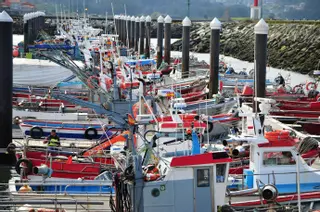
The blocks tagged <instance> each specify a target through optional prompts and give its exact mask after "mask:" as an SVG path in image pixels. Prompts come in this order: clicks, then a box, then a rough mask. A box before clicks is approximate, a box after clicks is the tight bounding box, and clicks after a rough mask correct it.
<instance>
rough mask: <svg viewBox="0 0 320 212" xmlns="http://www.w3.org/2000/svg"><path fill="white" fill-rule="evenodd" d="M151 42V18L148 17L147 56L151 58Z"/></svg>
mask: <svg viewBox="0 0 320 212" xmlns="http://www.w3.org/2000/svg"><path fill="white" fill-rule="evenodd" d="M150 42H151V17H150V16H149V15H148V16H147V18H146V49H145V52H144V54H145V56H146V58H150Z"/></svg>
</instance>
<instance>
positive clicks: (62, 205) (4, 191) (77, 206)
mask: <svg viewBox="0 0 320 212" xmlns="http://www.w3.org/2000/svg"><path fill="white" fill-rule="evenodd" d="M25 185H26V183H24V182H13V181H9V183H0V212H1V211H31V210H30V208H35V209H39V208H46V209H55V210H56V211H63V209H64V210H66V211H76V212H78V211H92V212H94V211H111V210H110V208H109V201H110V198H113V196H112V195H111V193H109V192H104V191H103V190H104V188H106V187H108V188H109V189H110V188H111V187H112V184H111V182H108V181H106V182H104V181H97V182H94V181H92V182H85V183H84V182H81V180H79V182H68V181H56V182H55V181H52V182H47V183H45V184H43V182H41V181H37V182H32V183H28V186H32V187H33V188H35V186H38V190H39V191H34V190H33V191H23V192H22V191H20V192H19V191H14V189H15V188H17V187H19V186H21V187H22V186H25ZM41 185H45V186H53V187H54V189H53V190H52V191H50V192H48V191H41V190H40V189H41ZM77 186H88V187H90V186H99V187H100V190H97V191H96V192H82V191H81V193H80V192H79V193H74V192H73V193H69V192H68V188H70V187H77ZM22 207H24V208H22Z"/></svg>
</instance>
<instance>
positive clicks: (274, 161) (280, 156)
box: [263, 151, 296, 166]
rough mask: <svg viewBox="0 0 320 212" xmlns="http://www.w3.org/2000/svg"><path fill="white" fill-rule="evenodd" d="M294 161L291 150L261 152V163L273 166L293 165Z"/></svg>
mask: <svg viewBox="0 0 320 212" xmlns="http://www.w3.org/2000/svg"><path fill="white" fill-rule="evenodd" d="M294 164H296V161H295V160H294V158H293V157H292V154H291V152H289V151H284V152H264V153H263V165H265V166H275V165H294Z"/></svg>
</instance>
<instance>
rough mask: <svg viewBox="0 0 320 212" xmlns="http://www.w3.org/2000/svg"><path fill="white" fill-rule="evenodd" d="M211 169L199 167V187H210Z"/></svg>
mask: <svg viewBox="0 0 320 212" xmlns="http://www.w3.org/2000/svg"><path fill="white" fill-rule="evenodd" d="M209 176H210V175H209V169H198V170H197V186H198V187H209V186H210V181H209V178H210V177H209Z"/></svg>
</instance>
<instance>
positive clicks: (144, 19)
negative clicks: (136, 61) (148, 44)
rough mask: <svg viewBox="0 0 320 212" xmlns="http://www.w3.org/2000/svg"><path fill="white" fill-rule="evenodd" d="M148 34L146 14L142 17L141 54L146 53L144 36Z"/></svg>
mask: <svg viewBox="0 0 320 212" xmlns="http://www.w3.org/2000/svg"><path fill="white" fill-rule="evenodd" d="M145 34H146V18H145V17H144V16H141V17H140V44H139V46H140V47H139V48H140V55H142V54H144V38H145Z"/></svg>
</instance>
